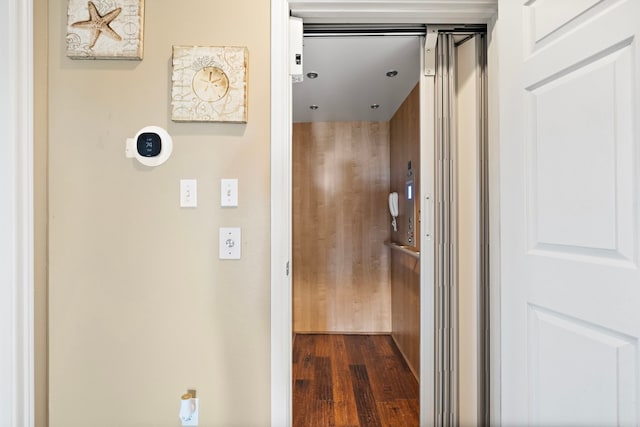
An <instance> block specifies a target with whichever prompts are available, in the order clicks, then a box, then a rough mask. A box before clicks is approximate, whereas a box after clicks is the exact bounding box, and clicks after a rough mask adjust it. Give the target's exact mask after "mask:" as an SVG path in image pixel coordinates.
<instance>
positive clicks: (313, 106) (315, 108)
mask: <svg viewBox="0 0 640 427" xmlns="http://www.w3.org/2000/svg"><path fill="white" fill-rule="evenodd" d="M318 108H319V107H318V106H317V105H315V104H313V105H309V109H310V110H317V109H318Z"/></svg>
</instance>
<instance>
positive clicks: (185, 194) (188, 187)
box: [180, 179, 198, 208]
mask: <svg viewBox="0 0 640 427" xmlns="http://www.w3.org/2000/svg"><path fill="white" fill-rule="evenodd" d="M197 206H198V180H196V179H181V180H180V207H181V208H195V207H197Z"/></svg>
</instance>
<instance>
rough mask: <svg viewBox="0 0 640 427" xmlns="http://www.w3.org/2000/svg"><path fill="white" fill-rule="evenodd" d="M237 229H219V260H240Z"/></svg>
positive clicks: (239, 243) (238, 232) (239, 242)
mask: <svg viewBox="0 0 640 427" xmlns="http://www.w3.org/2000/svg"><path fill="white" fill-rule="evenodd" d="M241 246H242V244H241V240H240V228H239V227H227V228H224V227H221V228H220V259H240V247H241Z"/></svg>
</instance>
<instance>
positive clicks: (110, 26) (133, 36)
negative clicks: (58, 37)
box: [67, 0, 144, 59]
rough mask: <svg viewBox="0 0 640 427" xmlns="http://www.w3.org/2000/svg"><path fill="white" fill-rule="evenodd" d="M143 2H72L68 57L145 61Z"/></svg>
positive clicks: (68, 26) (68, 10)
mask: <svg viewBox="0 0 640 427" xmlns="http://www.w3.org/2000/svg"><path fill="white" fill-rule="evenodd" d="M143 16H144V0H93V1H87V0H69V4H68V8H67V56H69V57H71V58H74V59H83V58H86V59H142V29H143Z"/></svg>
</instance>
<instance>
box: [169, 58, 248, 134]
mask: <svg viewBox="0 0 640 427" xmlns="http://www.w3.org/2000/svg"><path fill="white" fill-rule="evenodd" d="M248 60H249V53H248V50H247V48H246V47H229V46H219V47H216V46H209V47H207V46H173V74H172V77H171V80H172V81H171V83H172V85H171V106H172V111H171V119H172V120H173V121H177V122H234V123H246V122H247V72H248V69H247V68H248Z"/></svg>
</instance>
